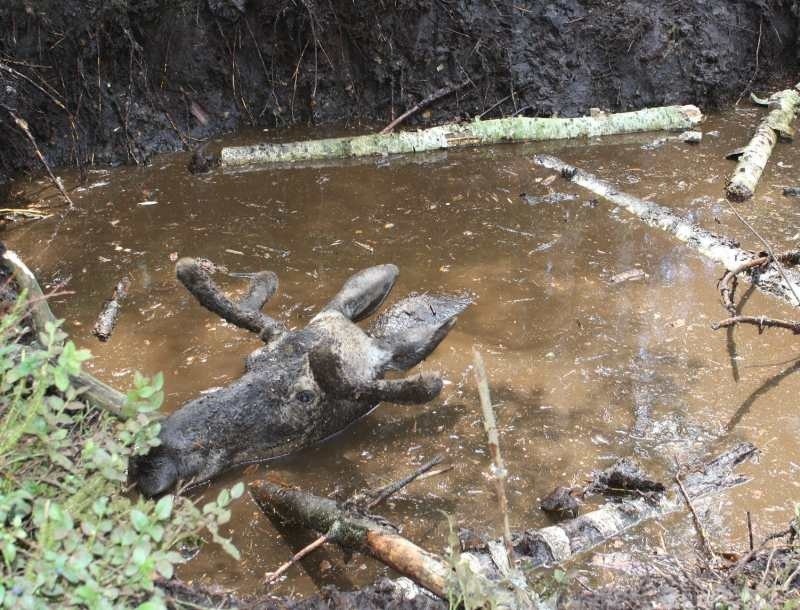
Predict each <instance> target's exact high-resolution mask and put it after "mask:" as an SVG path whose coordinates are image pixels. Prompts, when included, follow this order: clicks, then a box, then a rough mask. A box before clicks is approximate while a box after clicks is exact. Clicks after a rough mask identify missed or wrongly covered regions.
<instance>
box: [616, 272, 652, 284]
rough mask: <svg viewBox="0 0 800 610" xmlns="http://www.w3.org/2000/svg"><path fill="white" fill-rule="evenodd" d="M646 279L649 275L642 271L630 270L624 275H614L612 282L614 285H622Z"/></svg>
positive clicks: (623, 273)
mask: <svg viewBox="0 0 800 610" xmlns="http://www.w3.org/2000/svg"><path fill="white" fill-rule="evenodd" d="M646 277H647V274H646V273H645V272H644V271H642V270H641V269H628V270H627V271H623V272H622V273H617V274H616V275H612V276H611V280H610V281H611V283H612V284H621V283H622V282H635V281H638V280H643V279H644V278H646Z"/></svg>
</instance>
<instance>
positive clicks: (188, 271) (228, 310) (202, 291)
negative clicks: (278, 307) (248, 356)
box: [175, 258, 285, 341]
mask: <svg viewBox="0 0 800 610" xmlns="http://www.w3.org/2000/svg"><path fill="white" fill-rule="evenodd" d="M175 273H176V275H177V276H178V279H179V280H180V281H181V283H182V284H183V285H184V286H185V287H186V289H187V290H188V291H189V292H191V293H192V294H193V295H194V297H195V298H196V299H197V300H198V301H199V302H200V304H201V305H202V306H203V307H205V308H206V309H208V310H209V311H213V312H214V313H215V314H217V315H218V316H219V317H221V318H222V319H223V320H227V321H228V322H230V323H231V324H233V325H235V326H238V327H239V328H244V329H246V330H249V331H250V332H253V333H256V334H258V335H259V336H260V337H261V338H262V339H263V340H264V341H269V340H270V339H271V338H272V337H273V336H274V335H276V334H279V333H281V332H283V331H284V330H285V328H284V327H283V324H281V323H280V322H278V321H277V320H273V319H272V318H270V317H269V316H268V315H266V314H264V313H261V311H260V309H261V307H263V306H264V303H266V301H267V299H269V297H270V296H272V294H274V292H275V289H276V288H277V283H278V282H277V278H276V277H275V274H273V273H270V272H268V271H267V272H262V273H257V274H255V275H253V276H252V277H251V279H250V290H249V292H248V294H247V295H246V296H245V297H244V298H243V299H242V300H241V301H239V302H238V303H236V302H233V301H231V300H230V299H229V298H228V297H226V296H225V295H224V294H223V292H222V290H221V289H220V287H219V286H217V285H216V284H215V283H214V280H212V279H211V276H210V275H209V273H208V271H207V270H206V269H205V268H204V267H203V265H201V264H200V263H199V262H198V261H196V260H195V259H193V258H182V259H181V260H179V261H178V262H177V264H176V265H175Z"/></svg>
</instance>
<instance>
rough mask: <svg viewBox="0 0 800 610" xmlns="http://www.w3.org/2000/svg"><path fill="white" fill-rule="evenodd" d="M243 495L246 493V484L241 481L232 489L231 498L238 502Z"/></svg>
mask: <svg viewBox="0 0 800 610" xmlns="http://www.w3.org/2000/svg"><path fill="white" fill-rule="evenodd" d="M243 493H244V483H243V482H242V481H239V482H238V483H237V484H236V485H234V486H233V487H231V498H233V499H234V500H238V499H239V498H241V497H242V494H243Z"/></svg>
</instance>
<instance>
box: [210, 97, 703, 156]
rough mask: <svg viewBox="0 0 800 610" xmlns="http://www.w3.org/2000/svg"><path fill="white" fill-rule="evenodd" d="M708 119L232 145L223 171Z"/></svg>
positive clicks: (634, 119)
mask: <svg viewBox="0 0 800 610" xmlns="http://www.w3.org/2000/svg"><path fill="white" fill-rule="evenodd" d="M702 120H703V115H702V113H701V112H700V109H699V108H697V107H696V106H663V107H659V108H646V109H644V110H638V111H635V112H621V113H617V114H608V115H602V116H584V117H577V118H572V119H564V118H530V117H512V118H506V119H494V120H489V121H472V122H470V123H459V124H457V123H450V124H447V125H440V126H438V127H431V128H429V129H423V130H420V131H405V132H400V133H388V134H369V135H363V136H355V137H349V138H327V139H324V140H310V141H307V142H288V143H279V144H257V145H253V146H232V147H226V148H223V149H222V152H221V153H220V158H221V163H222V165H223V166H224V167H237V166H243V165H252V164H272V163H293V162H297V161H310V160H321V159H349V158H353V157H365V156H371V155H397V154H407V153H418V152H426V151H432V150H441V149H448V148H456V147H461V146H481V145H487V144H500V143H503V142H526V141H538V140H559V139H565V138H580V137H595V136H607V135H614V134H625V133H634V132H640V131H661V130H673V129H674V130H685V129H690V128H692V127H694V126H696V125H697V124H699V123H700V121H702Z"/></svg>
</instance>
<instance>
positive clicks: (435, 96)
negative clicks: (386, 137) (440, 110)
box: [380, 80, 472, 134]
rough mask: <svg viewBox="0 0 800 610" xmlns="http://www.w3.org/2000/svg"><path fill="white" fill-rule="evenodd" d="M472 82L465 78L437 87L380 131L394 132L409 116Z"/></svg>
mask: <svg viewBox="0 0 800 610" xmlns="http://www.w3.org/2000/svg"><path fill="white" fill-rule="evenodd" d="M471 82H472V81H471V80H465V81H463V82H461V83H458V84H457V85H450V86H448V87H442V88H441V89H437V90H436V91H434V92H433V93H431V94H430V95H429V96H428V97H426V98H424V99H422V100H420V101H419V102H417V103H416V104H415V105H414V106H412V107H411V108H409V109H408V110H406V111H405V112H404V113H403V114H401V115H400V116H399V117H397V118H396V119H395V120H394V121H392V122H391V123H389V124H388V125H387V126H386V127H384V128H383V129H381V131H380V133H381V134H387V133H392V131H394V128H395V127H397V126H398V125H400V123H402V122H403V121H405V120H406V119H407V118H408V117H410V116H412V115H414V114H416V113H417V112H419V111H420V110H422V109H423V108H425V107H426V106H430V105H431V104H432V103H433V102H435V101H436V100H439V99H441V98H443V97H445V96H447V95H450V94H451V93H455V92H456V91H460V90H461V89H463V88H464V87H466V86H467V85H469V84H470V83H471Z"/></svg>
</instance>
